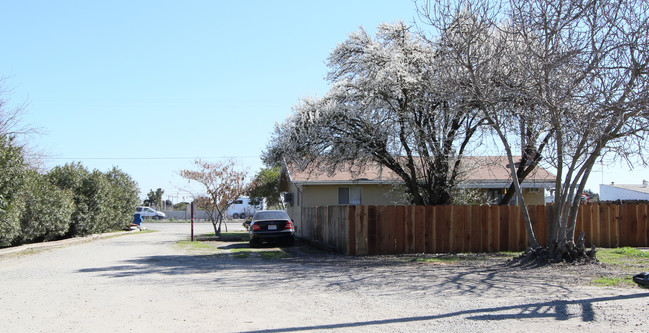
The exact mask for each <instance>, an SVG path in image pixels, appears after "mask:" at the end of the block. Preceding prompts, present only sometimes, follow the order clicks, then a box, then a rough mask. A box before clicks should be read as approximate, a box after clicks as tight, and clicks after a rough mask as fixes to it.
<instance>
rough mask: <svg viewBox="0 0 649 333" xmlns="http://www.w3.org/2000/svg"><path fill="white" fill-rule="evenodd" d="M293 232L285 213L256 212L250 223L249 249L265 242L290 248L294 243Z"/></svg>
mask: <svg viewBox="0 0 649 333" xmlns="http://www.w3.org/2000/svg"><path fill="white" fill-rule="evenodd" d="M294 232H295V230H294V228H293V221H292V220H291V218H290V217H289V216H288V214H287V213H286V212H285V211H283V210H261V211H258V212H256V213H255V215H253V216H252V221H250V231H249V233H250V247H257V246H259V245H261V244H262V243H265V242H281V243H283V244H286V245H289V246H291V245H293V244H294V243H295V234H294Z"/></svg>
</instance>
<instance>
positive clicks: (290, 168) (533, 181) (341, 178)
mask: <svg viewBox="0 0 649 333" xmlns="http://www.w3.org/2000/svg"><path fill="white" fill-rule="evenodd" d="M520 158H521V157H520V156H515V157H514V160H517V161H519V160H520ZM462 165H463V166H464V167H463V172H462V175H461V179H463V181H462V182H461V184H460V186H462V187H466V188H504V187H507V186H509V184H510V183H511V177H510V173H509V169H508V165H509V163H508V161H507V157H506V156H469V157H464V159H463V160H462ZM286 170H287V172H288V178H289V180H290V181H291V182H293V183H297V184H301V185H336V184H337V185H342V184H385V183H395V182H401V178H400V177H398V176H397V175H396V174H395V173H394V172H392V171H391V170H390V169H388V168H386V167H384V166H381V165H378V164H371V165H366V166H365V167H364V168H362V169H359V168H357V167H356V168H355V167H350V166H347V167H341V168H339V169H338V170H336V171H335V172H333V173H331V172H328V171H325V170H322V169H306V170H301V169H299V168H297V167H296V166H295V165H287V166H286ZM554 180H555V175H553V174H552V173H550V172H548V171H547V170H545V169H544V168H542V167H537V168H536V170H534V171H533V172H532V173H531V174H530V175H528V176H527V177H526V179H525V181H524V182H523V184H521V186H522V187H526V188H550V187H554Z"/></svg>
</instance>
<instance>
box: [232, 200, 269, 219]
mask: <svg viewBox="0 0 649 333" xmlns="http://www.w3.org/2000/svg"><path fill="white" fill-rule="evenodd" d="M263 209H264V203H263V200H262V202H261V203H260V204H259V205H252V204H251V203H250V198H248V197H241V198H239V199H237V201H235V202H234V203H233V204H232V205H230V207H228V210H227V215H228V217H229V218H233V219H245V218H246V217H248V216H252V214H254V213H255V212H256V211H258V210H263Z"/></svg>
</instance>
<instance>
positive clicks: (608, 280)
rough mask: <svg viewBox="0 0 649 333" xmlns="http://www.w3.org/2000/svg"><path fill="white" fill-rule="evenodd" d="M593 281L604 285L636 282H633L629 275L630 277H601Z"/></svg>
mask: <svg viewBox="0 0 649 333" xmlns="http://www.w3.org/2000/svg"><path fill="white" fill-rule="evenodd" d="M593 283H594V284H596V285H598V286H602V287H618V286H622V285H624V286H627V287H628V286H635V283H634V282H633V279H632V278H631V277H630V276H628V277H614V278H609V277H604V276H602V277H599V278H597V279H594V280H593Z"/></svg>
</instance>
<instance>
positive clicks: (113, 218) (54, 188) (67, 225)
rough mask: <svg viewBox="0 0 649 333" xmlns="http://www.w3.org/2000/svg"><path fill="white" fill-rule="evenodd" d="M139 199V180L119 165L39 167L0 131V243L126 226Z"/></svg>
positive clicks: (42, 239)
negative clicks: (45, 169)
mask: <svg viewBox="0 0 649 333" xmlns="http://www.w3.org/2000/svg"><path fill="white" fill-rule="evenodd" d="M138 202H139V199H138V189H137V184H136V183H135V182H134V181H133V180H132V179H131V177H130V176H129V175H127V174H126V173H124V172H122V171H121V170H119V169H117V168H113V169H112V170H110V171H108V172H100V171H97V170H94V171H92V172H91V171H89V170H87V169H86V168H85V167H83V166H82V165H81V164H80V163H71V164H66V165H64V166H57V167H55V168H53V169H52V170H51V171H49V172H47V173H44V174H43V173H38V172H37V171H36V170H35V169H34V168H32V167H30V166H28V165H27V163H25V161H24V156H23V150H22V148H21V147H20V146H17V145H15V144H14V143H13V140H12V139H11V138H9V137H6V136H0V247H2V246H13V245H19V244H23V243H31V242H40V241H48V240H56V239H62V238H69V237H75V236H84V235H88V234H93V233H101V232H106V231H111V230H119V229H125V228H127V227H128V225H129V223H130V221H131V219H132V214H133V211H134V209H135V206H136V205H137V204H138Z"/></svg>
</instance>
